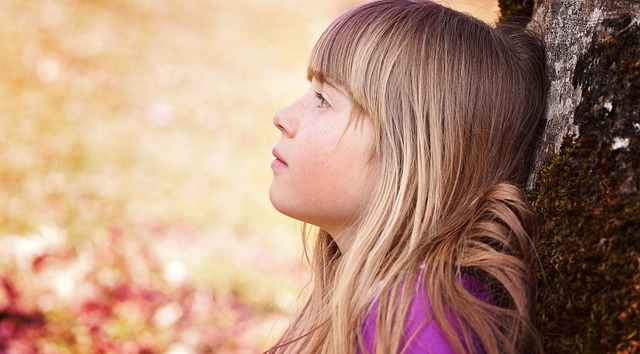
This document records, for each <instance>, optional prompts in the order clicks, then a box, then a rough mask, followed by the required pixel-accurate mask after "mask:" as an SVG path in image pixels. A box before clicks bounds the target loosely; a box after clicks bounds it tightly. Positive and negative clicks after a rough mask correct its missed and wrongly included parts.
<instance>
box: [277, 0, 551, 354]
mask: <svg viewBox="0 0 640 354" xmlns="http://www.w3.org/2000/svg"><path fill="white" fill-rule="evenodd" d="M308 75H309V78H316V79H318V80H320V81H325V80H331V81H332V82H334V83H337V84H339V85H341V86H343V87H344V88H345V89H346V90H347V91H348V93H349V94H350V96H351V98H352V99H353V101H354V105H355V107H356V108H355V109H354V111H355V113H354V114H355V115H357V113H358V112H366V113H367V114H368V116H369V117H370V119H371V120H372V122H373V125H374V127H375V131H376V137H375V139H376V144H375V146H376V148H375V151H374V157H373V166H374V168H376V169H378V171H379V175H380V176H381V177H380V178H379V181H378V182H377V185H376V187H375V191H374V193H373V195H372V196H371V202H370V204H369V205H368V206H367V210H366V212H364V213H362V215H361V218H360V220H359V222H358V229H357V231H356V232H355V234H353V235H351V237H353V239H354V241H353V244H352V246H351V247H350V249H349V252H346V253H345V254H341V253H340V250H339V249H338V247H337V245H336V243H335V241H334V240H333V239H332V238H331V236H330V235H329V234H328V233H326V232H325V231H323V230H318V231H317V233H316V242H315V247H314V249H313V257H312V265H313V269H314V281H313V282H314V284H313V285H314V287H313V290H312V293H311V295H310V298H309V300H308V302H307V303H306V305H305V306H304V308H303V309H302V311H301V313H300V314H299V315H298V317H297V318H296V319H295V320H294V321H293V323H292V324H291V325H290V327H289V328H288V329H287V331H286V332H285V334H284V335H283V337H282V338H281V339H280V341H279V342H278V343H277V344H276V346H274V347H273V348H271V349H270V350H269V351H268V352H269V353H281V352H286V353H354V352H356V350H357V349H358V348H360V349H361V350H363V351H366V349H365V348H364V346H363V343H362V341H363V338H362V327H363V324H364V321H365V317H366V316H367V315H368V314H369V312H370V311H371V306H372V302H373V301H374V300H378V301H379V305H378V306H379V307H378V316H377V319H376V335H375V346H376V352H377V353H396V352H401V351H402V349H403V347H402V345H403V343H404V342H403V341H404V340H405V339H406V338H405V337H403V336H404V335H405V333H404V332H405V328H404V326H403V325H402V324H403V323H404V320H405V318H406V316H407V312H408V308H409V305H410V303H411V301H412V298H414V297H415V295H416V293H415V291H416V289H415V288H414V287H411V286H406V285H407V284H416V282H417V281H421V282H422V285H423V287H424V289H426V292H427V296H428V299H429V301H430V303H431V306H432V313H433V317H434V318H435V320H436V321H437V322H438V324H439V325H440V326H441V328H442V330H443V332H444V333H445V335H446V336H447V338H448V339H449V341H450V342H451V344H452V346H453V347H454V349H455V350H456V352H459V353H462V352H473V351H475V350H480V349H482V350H483V351H486V352H488V353H516V352H522V351H524V350H525V349H526V351H527V352H536V351H540V350H541V349H540V344H539V341H538V340H537V336H536V331H535V327H534V325H533V313H534V304H535V301H534V300H535V274H534V265H535V264H534V263H535V245H536V242H537V230H536V220H535V217H534V215H533V213H532V212H531V209H530V206H529V205H528V204H527V202H526V200H525V196H524V194H523V192H522V188H523V187H524V185H525V183H526V181H527V177H528V175H529V172H530V166H531V165H532V163H531V161H532V155H533V150H534V147H535V144H536V141H537V135H538V133H539V131H540V126H541V122H542V114H543V110H544V97H545V90H546V85H545V82H546V81H545V76H544V52H543V51H542V49H541V43H540V40H539V39H538V38H537V37H536V36H534V35H532V34H530V33H528V32H526V31H524V30H522V29H517V28H512V27H509V26H503V25H498V26H497V27H496V28H492V27H491V26H489V25H487V24H485V23H483V22H481V21H479V20H477V19H475V18H473V17H471V16H467V15H465V14H461V13H459V12H456V11H454V10H451V9H449V8H446V7H443V6H441V5H438V4H435V3H432V2H429V1H408V0H382V1H375V2H371V3H367V4H364V5H361V6H358V7H356V8H354V9H352V10H350V11H348V12H346V13H345V14H343V15H342V16H341V17H339V18H338V19H337V20H336V21H334V22H333V23H332V24H331V25H330V27H329V28H328V29H327V30H326V31H325V32H324V34H323V35H322V37H321V38H320V39H319V41H318V43H317V44H316V46H315V48H314V50H313V53H312V55H311V60H310V63H309V68H308ZM421 266H422V267H424V269H425V270H424V276H423V277H420V272H419V271H418V270H419V269H420V267H421ZM465 277H470V278H473V279H475V280H477V281H478V282H479V283H481V284H482V285H483V287H484V288H485V289H486V291H487V292H489V293H490V295H491V300H490V301H486V299H485V300H482V299H479V298H478V297H477V294H472V293H470V292H469V290H468V289H466V288H465V286H463V284H462V281H461V280H462V279H463V278H465ZM452 318H453V319H454V321H452V320H451V319H452ZM479 346H480V347H481V348H478V347H479Z"/></svg>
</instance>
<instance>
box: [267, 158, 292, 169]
mask: <svg viewBox="0 0 640 354" xmlns="http://www.w3.org/2000/svg"><path fill="white" fill-rule="evenodd" d="M285 167H288V166H287V164H286V163H284V162H283V161H282V160H280V159H275V160H273V161H271V168H272V169H276V168H285Z"/></svg>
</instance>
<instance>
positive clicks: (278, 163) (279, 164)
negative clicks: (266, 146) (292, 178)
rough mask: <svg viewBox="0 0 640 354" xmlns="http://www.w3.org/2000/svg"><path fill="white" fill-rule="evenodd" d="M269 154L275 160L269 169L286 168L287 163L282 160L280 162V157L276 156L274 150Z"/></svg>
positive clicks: (276, 153)
mask: <svg viewBox="0 0 640 354" xmlns="http://www.w3.org/2000/svg"><path fill="white" fill-rule="evenodd" d="M271 153H272V154H273V156H274V157H275V158H276V159H275V160H273V161H272V162H271V168H282V167H287V163H286V162H284V160H282V158H281V157H280V154H278V152H277V151H276V149H273V150H272V151H271Z"/></svg>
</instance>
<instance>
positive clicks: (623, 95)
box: [500, 0, 640, 353]
mask: <svg viewBox="0 0 640 354" xmlns="http://www.w3.org/2000/svg"><path fill="white" fill-rule="evenodd" d="M526 4H529V6H533V16H532V18H533V21H531V22H530V23H529V26H530V27H536V26H538V27H539V28H541V30H542V31H543V33H544V35H545V46H546V51H547V56H548V57H547V66H548V68H547V70H548V75H549V79H550V91H549V95H548V109H547V125H546V129H545V132H544V135H543V137H542V141H541V146H540V150H539V154H538V158H537V162H536V172H535V174H534V176H532V181H534V182H533V183H532V185H531V187H532V189H531V191H530V197H531V199H532V202H533V203H534V208H535V210H536V212H537V213H538V215H539V217H540V220H541V226H542V228H541V230H542V239H541V243H540V250H539V252H540V260H541V265H542V266H541V268H542V269H541V272H540V274H539V284H540V289H539V298H538V299H539V301H538V321H539V326H540V331H541V335H542V339H543V344H544V347H545V350H546V352H547V353H616V352H617V353H639V352H640V308H639V306H640V304H639V302H640V193H639V190H640V34H639V33H640V31H639V30H640V28H639V27H640V1H638V0H635V1H634V0H620V1H614V0H571V1H570V0H536V1H535V4H533V1H531V0H520V1H514V0H509V1H507V0H504V1H501V4H500V7H501V10H502V13H503V14H505V13H509V10H508V9H509V7H510V6H519V7H522V6H523V5H526ZM518 11H519V12H518V13H526V11H524V12H523V11H522V9H521V8H519V9H518Z"/></svg>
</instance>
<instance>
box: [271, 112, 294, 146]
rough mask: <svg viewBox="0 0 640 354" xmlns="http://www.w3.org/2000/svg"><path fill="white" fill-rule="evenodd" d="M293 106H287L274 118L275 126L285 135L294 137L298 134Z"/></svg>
mask: <svg viewBox="0 0 640 354" xmlns="http://www.w3.org/2000/svg"><path fill="white" fill-rule="evenodd" d="M293 106H294V105H293V104H292V105H290V106H287V107H285V108H283V109H281V110H279V111H278V112H276V114H275V115H274V116H273V125H275V126H276V128H278V130H280V131H281V132H282V134H283V135H286V136H288V137H290V138H291V137H293V136H294V135H295V134H296V128H297V121H296V119H295V114H294V109H293Z"/></svg>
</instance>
